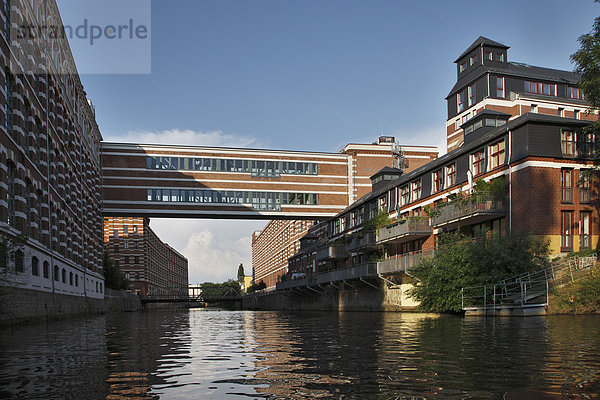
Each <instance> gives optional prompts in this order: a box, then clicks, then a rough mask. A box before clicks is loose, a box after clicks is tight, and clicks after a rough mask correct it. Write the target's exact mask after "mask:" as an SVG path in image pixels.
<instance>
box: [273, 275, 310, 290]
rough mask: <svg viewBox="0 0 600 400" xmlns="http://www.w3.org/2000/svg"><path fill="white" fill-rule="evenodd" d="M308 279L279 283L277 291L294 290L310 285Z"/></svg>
mask: <svg viewBox="0 0 600 400" xmlns="http://www.w3.org/2000/svg"><path fill="white" fill-rule="evenodd" d="M308 283H309V282H308V277H306V278H302V279H288V280H287V281H283V282H277V286H276V287H277V290H285V289H293V288H297V287H300V286H307V285H308Z"/></svg>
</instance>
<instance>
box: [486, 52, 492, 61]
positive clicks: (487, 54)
mask: <svg viewBox="0 0 600 400" xmlns="http://www.w3.org/2000/svg"><path fill="white" fill-rule="evenodd" d="M485 59H486V60H490V61H492V60H493V59H494V54H493V53H492V52H491V51H486V52H485Z"/></svg>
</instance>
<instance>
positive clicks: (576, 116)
mask: <svg viewBox="0 0 600 400" xmlns="http://www.w3.org/2000/svg"><path fill="white" fill-rule="evenodd" d="M573 118H574V119H580V118H581V116H580V115H579V110H573Z"/></svg>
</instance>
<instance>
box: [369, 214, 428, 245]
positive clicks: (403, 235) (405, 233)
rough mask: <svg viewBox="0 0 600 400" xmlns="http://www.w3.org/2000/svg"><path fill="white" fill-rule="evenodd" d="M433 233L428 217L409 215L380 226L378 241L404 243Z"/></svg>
mask: <svg viewBox="0 0 600 400" xmlns="http://www.w3.org/2000/svg"><path fill="white" fill-rule="evenodd" d="M431 233H432V229H431V225H429V218H428V217H409V218H408V219H406V220H401V221H399V222H396V223H395V224H392V225H388V226H386V227H383V228H379V230H378V231H377V243H402V242H407V241H409V240H414V239H420V238H422V237H427V236H430V235H431Z"/></svg>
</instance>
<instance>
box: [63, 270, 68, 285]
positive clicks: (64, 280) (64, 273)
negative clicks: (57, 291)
mask: <svg viewBox="0 0 600 400" xmlns="http://www.w3.org/2000/svg"><path fill="white" fill-rule="evenodd" d="M62 283H67V271H66V270H65V269H64V268H63V269H62Z"/></svg>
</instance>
